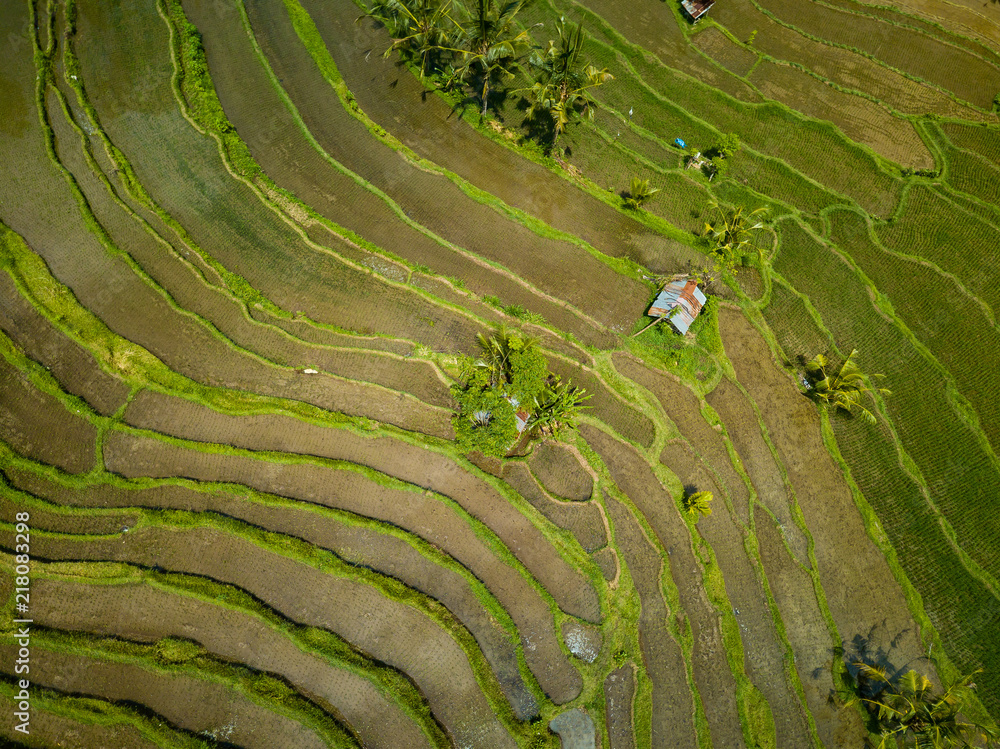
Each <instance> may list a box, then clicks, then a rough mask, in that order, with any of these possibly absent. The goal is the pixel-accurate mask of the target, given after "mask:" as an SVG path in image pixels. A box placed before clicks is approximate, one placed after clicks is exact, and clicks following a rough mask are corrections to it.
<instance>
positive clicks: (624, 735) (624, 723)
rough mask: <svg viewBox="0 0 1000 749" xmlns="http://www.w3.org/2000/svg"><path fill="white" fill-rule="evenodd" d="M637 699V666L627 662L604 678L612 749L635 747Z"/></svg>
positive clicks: (606, 711) (633, 748)
mask: <svg viewBox="0 0 1000 749" xmlns="http://www.w3.org/2000/svg"><path fill="white" fill-rule="evenodd" d="M634 699H635V666H633V665H632V664H631V663H626V664H625V665H624V666H622V667H621V668H616V669H615V670H614V671H612V672H611V673H610V674H608V675H607V678H605V679H604V710H605V717H606V720H607V726H608V741H609V744H610V749H635V726H633V724H632V705H633V700H634Z"/></svg>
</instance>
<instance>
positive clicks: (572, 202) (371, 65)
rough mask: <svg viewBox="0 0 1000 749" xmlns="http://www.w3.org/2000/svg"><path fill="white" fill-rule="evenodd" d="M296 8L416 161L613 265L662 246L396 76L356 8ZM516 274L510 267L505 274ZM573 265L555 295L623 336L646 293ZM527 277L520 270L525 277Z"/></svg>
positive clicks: (404, 76)
mask: <svg viewBox="0 0 1000 749" xmlns="http://www.w3.org/2000/svg"><path fill="white" fill-rule="evenodd" d="M302 5H303V7H305V9H306V10H307V11H309V13H310V15H311V16H312V18H313V20H314V21H315V23H316V26H317V28H318V29H319V32H320V34H321V35H322V36H323V39H324V41H325V42H326V45H327V47H328V48H329V50H330V53H331V54H332V55H333V58H334V60H335V61H336V63H337V66H338V68H339V70H340V73H341V75H342V76H343V77H344V80H345V81H346V83H347V85H348V87H349V88H350V89H351V92H352V93H353V94H354V95H355V96H356V97H357V99H358V103H359V104H360V105H361V108H362V109H363V110H364V111H365V112H366V113H367V114H368V115H369V116H370V117H371V118H372V119H373V120H374V121H375V122H378V123H379V124H380V125H382V126H383V127H384V128H386V129H387V130H389V131H390V132H391V133H393V135H395V136H396V137H398V138H399V139H400V140H401V141H403V143H405V144H406V145H407V146H409V147H410V148H412V149H413V150H414V151H416V152H417V153H418V154H419V155H421V156H423V157H425V158H427V159H430V160H431V161H433V162H434V163H436V164H439V165H440V166H443V167H445V168H446V169H449V170H451V171H453V172H455V173H457V174H459V175H461V176H462V177H464V178H465V179H467V180H469V181H470V182H472V183H473V184H475V185H477V186H478V187H480V188H482V189H484V190H487V191H488V192H490V193H491V194H493V195H495V196H497V197H498V198H500V199H501V200H503V201H504V202H505V203H507V204H508V205H511V206H515V207H517V208H520V209H522V210H524V211H526V212H527V213H530V214H532V215H534V216H537V217H538V218H539V219H541V220H542V221H545V222H546V223H548V224H549V225H550V226H553V227H555V228H557V229H560V230H562V231H566V232H570V233H572V234H575V235H576V236H579V237H581V238H582V239H584V240H586V241H587V242H589V243H590V244H591V245H592V246H594V247H595V248H597V249H598V250H600V251H601V252H603V253H606V254H608V255H611V256H613V257H620V256H622V255H624V254H627V251H628V249H629V246H630V244H631V243H633V242H638V241H641V240H642V239H643V238H645V237H649V238H651V241H657V240H659V243H660V244H662V237H660V236H659V235H658V234H657V233H656V232H653V231H651V230H649V229H647V228H646V227H645V226H643V225H641V224H639V223H638V222H636V221H635V220H634V219H632V218H630V217H628V216H626V215H624V214H622V213H620V212H619V211H616V210H615V209H614V208H612V207H610V206H608V205H605V204H604V203H602V202H599V201H598V200H596V199H595V198H591V197H590V196H588V195H586V194H584V193H582V192H580V191H578V190H576V188H574V187H573V186H572V184H571V183H569V182H568V181H566V180H563V179H561V178H560V177H558V176H556V175H555V174H553V173H551V172H550V171H548V170H547V169H546V168H545V167H543V166H540V165H536V164H534V163H532V162H529V161H527V160H526V159H523V158H521V157H520V156H518V155H516V154H515V153H513V152H512V151H510V150H508V149H506V148H504V147H503V146H500V145H497V144H494V143H491V142H490V141H488V140H486V139H485V138H483V137H482V136H480V135H479V134H478V133H477V132H475V131H474V130H472V129H471V128H469V127H468V126H466V125H465V124H464V123H463V122H461V121H460V120H458V118H457V117H456V116H455V114H454V113H453V112H452V110H451V108H450V107H449V105H448V104H446V103H445V102H444V101H442V100H441V99H439V98H438V97H437V96H434V95H427V94H426V93H425V92H424V90H423V88H422V86H421V85H420V83H419V82H418V81H417V79H416V78H415V77H414V76H412V75H410V74H409V71H407V70H406V69H405V68H402V69H401V68H398V67H397V66H396V64H395V60H394V59H391V58H390V59H389V60H382V59H381V57H379V55H380V53H381V52H382V51H383V50H385V49H386V47H388V46H389V44H390V43H391V42H390V40H389V38H388V36H387V35H386V34H385V32H384V31H382V30H376V29H373V28H372V25H371V24H370V23H363V24H354V23H353V19H354V18H356V17H357V13H356V6H354V5H353V4H352V3H351V2H350V0H335V2H333V3H325V4H323V5H320V4H319V3H318V2H316V1H315V0H308V1H307V2H304V3H302ZM369 52H370V53H371V54H370V55H369V54H368V53H369ZM473 106H475V105H473ZM663 252H664V253H665V254H671V255H673V257H672V258H671V260H670V261H669V262H671V263H673V264H680V263H681V262H683V261H684V260H686V259H688V258H689V257H694V256H695V253H693V251H691V250H690V249H689V248H687V247H683V246H679V247H669V248H668V247H664V248H663ZM526 259H530V260H531V262H532V263H541V262H542V261H543V258H541V257H537V256H535V255H533V254H532V255H530V257H529V256H526ZM515 267H516V266H515V265H514V264H513V263H512V264H511V268H512V269H513V268H515ZM573 267H574V266H562V267H559V268H558V269H557V272H556V275H555V276H554V278H555V279H558V280H559V287H558V288H559V292H558V294H557V295H558V296H560V297H561V298H565V299H567V300H569V301H571V302H572V303H573V304H575V305H576V306H577V307H579V308H580V309H582V310H583V311H585V312H588V313H589V314H591V315H593V316H595V317H597V318H598V319H600V320H602V321H605V323H606V324H608V325H609V327H611V328H612V329H615V330H619V332H624V331H627V330H629V329H631V326H632V323H633V322H634V320H635V319H637V318H638V317H639V315H641V314H642V306H643V305H644V304H645V301H646V295H647V294H646V289H645V287H643V286H641V285H639V284H638V283H637V282H634V281H630V280H627V279H625V278H624V277H623V276H618V275H615V276H614V277H613V278H612V277H606V276H605V273H606V272H605V271H599V272H598V273H597V275H591V272H592V271H596V270H597V266H593V265H591V263H590V262H589V261H588V262H587V263H586V264H585V265H581V266H575V267H578V268H580V272H573V273H569V271H568V269H569V268H573ZM583 268H586V269H587V270H586V272H583ZM532 275H533V273H531V272H529V273H528V274H527V277H529V278H530V277H532ZM598 278H607V281H608V282H609V285H604V283H603V282H600V283H599V282H598V281H597V279H598Z"/></svg>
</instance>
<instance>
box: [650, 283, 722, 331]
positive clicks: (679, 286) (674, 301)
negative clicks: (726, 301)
mask: <svg viewBox="0 0 1000 749" xmlns="http://www.w3.org/2000/svg"><path fill="white" fill-rule="evenodd" d="M707 301H708V297H706V296H705V294H704V292H702V290H701V289H699V288H698V282H697V281H693V280H690V279H688V280H685V279H681V280H678V281H671V282H670V283H668V284H667V285H666V286H664V287H663V290H662V291H660V293H659V294H657V295H656V299H655V300H653V304H652V306H650V308H649V316H650V317H657V318H659V317H666V318H667V320H668V321H669V322H670V324H671V325H673V326H674V330H676V331H677V332H678V333H680V334H681V335H684V334H685V333H687V332H688V328H690V327H691V323H693V322H694V319H695V318H696V317H697V316H698V313H699V312H701V308H702V307H704V306H705V302H707Z"/></svg>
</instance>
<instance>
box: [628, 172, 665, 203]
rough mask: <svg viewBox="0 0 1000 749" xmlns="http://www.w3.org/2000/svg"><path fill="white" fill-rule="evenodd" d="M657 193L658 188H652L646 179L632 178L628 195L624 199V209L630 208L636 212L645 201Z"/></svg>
mask: <svg viewBox="0 0 1000 749" xmlns="http://www.w3.org/2000/svg"><path fill="white" fill-rule="evenodd" d="M659 191H660V188H658V187H652V186H651V185H650V184H649V180H648V179H639V178H638V177H633V178H632V184H631V185H630V186H629V189H628V194H627V197H626V198H625V207H626V208H631V209H632V210H638V209H640V208H642V206H643V204H644V203H645V202H646V201H648V200H649V199H650V198H651V197H653V196H654V195H656V193H658V192H659Z"/></svg>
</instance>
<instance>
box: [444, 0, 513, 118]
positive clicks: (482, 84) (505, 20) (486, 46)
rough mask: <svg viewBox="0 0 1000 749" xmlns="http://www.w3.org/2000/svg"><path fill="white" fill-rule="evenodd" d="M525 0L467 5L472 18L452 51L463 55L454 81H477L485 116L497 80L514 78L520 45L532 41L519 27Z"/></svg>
mask: <svg viewBox="0 0 1000 749" xmlns="http://www.w3.org/2000/svg"><path fill="white" fill-rule="evenodd" d="M524 3H525V0H508V1H507V2H504V0H474V2H473V5H472V6H471V7H468V6H466V12H467V14H468V16H469V20H468V21H467V22H465V23H463V24H461V25H460V27H459V28H458V31H457V35H456V40H455V42H454V46H453V47H451V48H448V51H450V52H454V53H455V54H456V55H459V56H460V57H461V62H460V64H458V65H457V66H456V67H455V68H454V69H453V71H452V74H451V76H450V80H451V81H456V80H460V81H465V82H470V83H471V82H474V83H475V86H476V88H477V89H478V93H479V95H480V98H481V99H482V102H483V112H482V114H483V116H484V117H485V116H486V108H487V106H488V103H489V95H490V91H491V89H492V88H493V84H494V81H495V80H498V79H508V80H509V79H511V78H513V77H514V70H515V69H516V67H517V56H518V52H519V50H520V49H522V48H524V47H526V46H527V45H528V43H529V42H530V37H529V36H528V32H527V31H525V30H521V31H518V30H517V29H516V28H515V26H514V17H515V16H516V15H517V13H518V11H520V10H521V8H522V6H523V5H524Z"/></svg>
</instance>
